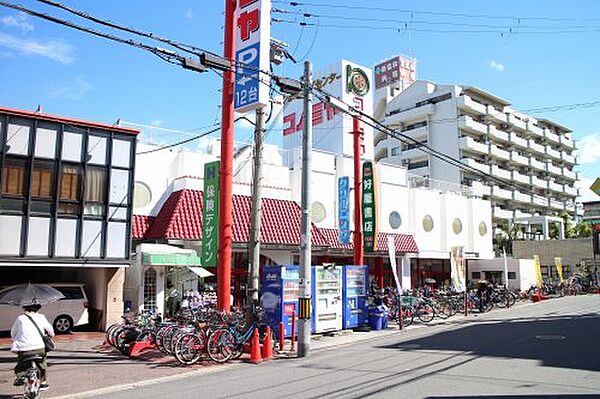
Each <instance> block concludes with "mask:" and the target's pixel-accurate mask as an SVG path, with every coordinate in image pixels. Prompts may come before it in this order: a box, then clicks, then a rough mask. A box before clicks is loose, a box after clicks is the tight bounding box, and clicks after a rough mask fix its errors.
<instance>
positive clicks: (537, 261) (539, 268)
mask: <svg viewBox="0 0 600 399" xmlns="http://www.w3.org/2000/svg"><path fill="white" fill-rule="evenodd" d="M533 264H534V267H535V280H536V283H537V287H538V288H542V284H543V283H544V280H543V279H542V266H541V265H540V257H539V256H538V255H533Z"/></svg>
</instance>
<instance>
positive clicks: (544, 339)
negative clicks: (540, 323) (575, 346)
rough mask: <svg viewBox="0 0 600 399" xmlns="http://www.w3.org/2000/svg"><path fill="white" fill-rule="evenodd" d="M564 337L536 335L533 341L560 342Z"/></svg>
mask: <svg viewBox="0 0 600 399" xmlns="http://www.w3.org/2000/svg"><path fill="white" fill-rule="evenodd" d="M565 338H567V337H565V336H564V335H536V336H535V339H539V340H541V341H561V340H563V339H565Z"/></svg>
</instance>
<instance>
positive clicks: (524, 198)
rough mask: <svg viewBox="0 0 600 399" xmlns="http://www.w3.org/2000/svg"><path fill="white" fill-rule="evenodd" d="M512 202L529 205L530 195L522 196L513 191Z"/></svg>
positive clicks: (520, 193)
mask: <svg viewBox="0 0 600 399" xmlns="http://www.w3.org/2000/svg"><path fill="white" fill-rule="evenodd" d="M512 199H513V201H515V202H522V203H525V204H529V203H531V195H530V194H523V193H522V192H520V191H516V190H515V191H513V198H512Z"/></svg>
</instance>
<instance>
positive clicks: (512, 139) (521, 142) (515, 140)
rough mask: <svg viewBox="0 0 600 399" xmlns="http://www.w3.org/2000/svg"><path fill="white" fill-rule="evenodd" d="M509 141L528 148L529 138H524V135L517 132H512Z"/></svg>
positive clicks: (516, 145)
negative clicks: (521, 135) (520, 135)
mask: <svg viewBox="0 0 600 399" xmlns="http://www.w3.org/2000/svg"><path fill="white" fill-rule="evenodd" d="M508 139H509V142H510V143H511V144H512V145H514V146H515V147H519V148H522V149H527V148H528V145H527V139H524V138H523V137H519V136H518V135H517V134H516V133H514V132H512V133H511V134H510V136H509V138H508Z"/></svg>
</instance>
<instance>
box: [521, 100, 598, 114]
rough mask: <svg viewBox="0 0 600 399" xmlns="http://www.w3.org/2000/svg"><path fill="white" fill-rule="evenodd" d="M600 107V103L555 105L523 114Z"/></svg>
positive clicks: (532, 109)
mask: <svg viewBox="0 0 600 399" xmlns="http://www.w3.org/2000/svg"><path fill="white" fill-rule="evenodd" d="M598 106H600V101H592V102H588V103H576V104H565V105H553V106H548V107H540V108H529V109H525V110H523V111H521V112H526V113H545V112H556V111H572V110H575V109H581V108H593V107H598Z"/></svg>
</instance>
